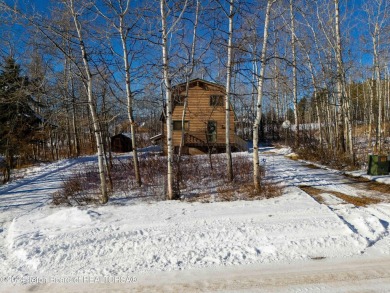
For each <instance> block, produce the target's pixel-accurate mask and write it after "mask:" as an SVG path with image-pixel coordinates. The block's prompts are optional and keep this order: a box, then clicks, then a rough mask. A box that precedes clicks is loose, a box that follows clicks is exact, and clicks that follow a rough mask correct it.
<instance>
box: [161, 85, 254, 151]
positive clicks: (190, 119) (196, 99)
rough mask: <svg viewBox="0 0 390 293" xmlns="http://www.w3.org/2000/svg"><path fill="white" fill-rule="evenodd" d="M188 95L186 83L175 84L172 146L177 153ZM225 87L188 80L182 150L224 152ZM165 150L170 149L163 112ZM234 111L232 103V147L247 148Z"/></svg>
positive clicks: (236, 149)
mask: <svg viewBox="0 0 390 293" xmlns="http://www.w3.org/2000/svg"><path fill="white" fill-rule="evenodd" d="M185 95H186V84H185V83H182V84H178V85H176V86H174V87H173V96H172V100H173V105H172V108H173V113H172V120H173V146H174V151H175V153H178V151H179V148H180V141H181V135H182V131H181V130H182V115H183V108H184V101H185ZM225 95H226V90H225V87H224V86H222V85H220V84H217V83H213V82H209V81H206V80H202V79H194V80H191V81H190V83H189V89H188V100H187V109H186V116H185V122H184V129H185V132H184V133H185V134H184V144H183V148H182V154H204V153H208V152H209V151H211V152H213V153H216V152H225V137H226V132H225V131H226V123H225V122H226V121H225ZM161 121H162V134H161V135H160V136H157V137H159V138H160V139H162V140H163V150H164V154H166V153H167V142H166V136H165V135H164V134H165V133H166V119H165V115H162V116H161ZM234 122H235V115H234V111H233V107H232V106H230V125H229V127H230V136H231V137H230V142H231V148H232V151H245V150H247V144H246V142H245V141H244V140H242V139H241V138H240V137H238V136H237V135H236V134H235V127H234Z"/></svg>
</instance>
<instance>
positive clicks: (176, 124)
mask: <svg viewBox="0 0 390 293" xmlns="http://www.w3.org/2000/svg"><path fill="white" fill-rule="evenodd" d="M181 122H182V121H181V120H175V121H173V130H179V131H181ZM189 126H190V124H189V122H188V121H184V130H188V129H189Z"/></svg>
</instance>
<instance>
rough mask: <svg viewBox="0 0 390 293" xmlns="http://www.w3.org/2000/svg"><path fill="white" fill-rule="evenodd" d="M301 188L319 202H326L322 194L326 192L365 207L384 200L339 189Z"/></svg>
mask: <svg viewBox="0 0 390 293" xmlns="http://www.w3.org/2000/svg"><path fill="white" fill-rule="evenodd" d="M300 189H301V190H303V191H304V192H306V193H307V194H309V195H310V196H311V197H313V198H314V199H315V200H316V201H318V202H319V203H324V202H325V200H324V198H323V197H322V196H321V194H324V193H327V194H331V195H333V196H336V197H337V198H339V199H342V200H343V201H344V202H346V203H350V204H353V205H355V206H358V207H365V206H368V205H371V204H377V203H380V202H383V200H382V199H379V198H373V197H367V196H351V195H348V194H345V193H342V192H339V191H329V190H323V189H319V188H315V187H312V186H300Z"/></svg>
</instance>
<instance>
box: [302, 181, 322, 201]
mask: <svg viewBox="0 0 390 293" xmlns="http://www.w3.org/2000/svg"><path fill="white" fill-rule="evenodd" d="M299 188H300V189H301V190H303V191H304V192H306V193H307V194H308V195H310V196H311V197H312V198H314V199H315V200H316V201H318V202H319V203H325V200H324V198H323V197H322V196H321V193H323V191H322V190H320V189H318V188H314V187H312V186H307V185H301V186H299Z"/></svg>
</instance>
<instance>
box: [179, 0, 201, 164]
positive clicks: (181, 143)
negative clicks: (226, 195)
mask: <svg viewBox="0 0 390 293" xmlns="http://www.w3.org/2000/svg"><path fill="white" fill-rule="evenodd" d="M199 8H200V1H199V0H197V1H196V12H195V23H194V30H193V36H192V44H191V54H190V56H189V61H190V63H191V67H190V69H189V71H188V72H187V74H186V95H185V97H184V105H183V113H182V117H181V139H180V147H179V168H180V158H181V151H182V147H183V146H184V135H185V119H186V113H187V105H188V90H189V86H190V79H191V77H192V74H193V72H194V68H195V45H196V35H197V28H198V21H199V20H198V18H199Z"/></svg>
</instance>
